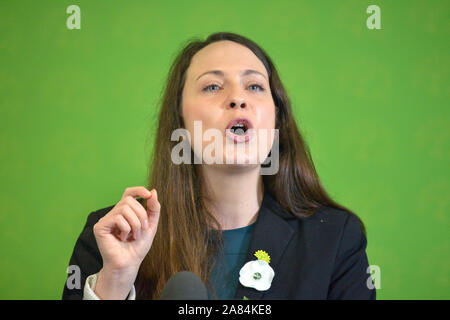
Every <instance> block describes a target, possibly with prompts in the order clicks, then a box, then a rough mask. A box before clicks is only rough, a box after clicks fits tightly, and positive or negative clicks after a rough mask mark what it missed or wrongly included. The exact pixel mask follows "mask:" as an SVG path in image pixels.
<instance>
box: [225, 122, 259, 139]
mask: <svg viewBox="0 0 450 320" xmlns="http://www.w3.org/2000/svg"><path fill="white" fill-rule="evenodd" d="M250 129H253V125H252V123H251V122H250V120H248V119H247V118H235V119H233V120H232V121H230V123H229V124H228V126H227V127H226V129H225V132H226V135H227V136H228V137H230V138H231V139H232V140H233V141H234V142H236V143H239V142H247V141H249V140H250V138H251V137H252V130H250Z"/></svg>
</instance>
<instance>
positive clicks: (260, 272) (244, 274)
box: [239, 250, 275, 291]
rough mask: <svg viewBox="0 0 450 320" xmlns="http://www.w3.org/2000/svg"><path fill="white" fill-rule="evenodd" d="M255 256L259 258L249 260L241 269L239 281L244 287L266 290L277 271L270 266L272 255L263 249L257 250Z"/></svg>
mask: <svg viewBox="0 0 450 320" xmlns="http://www.w3.org/2000/svg"><path fill="white" fill-rule="evenodd" d="M254 256H255V257H257V258H258V259H257V260H253V261H249V262H247V263H246V264H244V266H243V267H242V268H241V270H240V271H239V282H240V283H241V284H242V285H243V286H244V287H249V288H254V289H256V290H258V291H266V290H268V289H269V288H270V285H271V284H272V279H273V277H274V275H275V271H273V269H272V267H271V266H269V263H270V256H269V255H268V254H267V252H265V251H263V250H258V251H256V252H255V253H254Z"/></svg>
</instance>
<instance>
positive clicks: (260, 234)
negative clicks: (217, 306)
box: [234, 192, 295, 300]
mask: <svg viewBox="0 0 450 320" xmlns="http://www.w3.org/2000/svg"><path fill="white" fill-rule="evenodd" d="M289 218H291V219H292V218H293V216H292V215H290V214H289V213H287V212H286V210H284V209H283V208H282V207H281V206H280V205H279V203H278V202H277V201H276V200H275V199H274V198H273V197H272V196H270V195H269V194H268V193H267V192H266V193H264V198H263V201H262V204H261V208H260V210H259V214H258V218H257V221H256V224H255V228H254V230H253V235H252V239H251V241H250V245H249V249H248V252H247V257H246V260H245V262H248V261H252V260H256V259H257V258H256V257H255V256H254V253H255V252H256V251H258V250H264V251H266V252H267V253H268V254H269V256H270V266H271V267H272V269H273V270H274V271H275V276H274V279H273V280H275V279H276V277H277V268H278V265H279V263H280V260H281V257H282V256H283V252H284V250H285V249H286V246H287V245H288V243H289V241H290V240H291V238H292V236H293V235H294V233H295V231H294V230H293V228H292V227H291V226H290V225H289V223H288V222H287V221H286V219H289ZM269 292H270V288H269V290H267V291H258V290H256V289H254V288H248V287H244V286H243V285H242V284H241V283H240V282H239V284H238V288H237V290H236V294H235V297H234V298H235V299H238V300H242V299H243V297H244V296H245V297H247V298H248V299H250V300H258V299H261V298H262V297H263V296H264V295H265V294H266V293H269Z"/></svg>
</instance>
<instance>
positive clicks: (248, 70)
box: [197, 69, 267, 80]
mask: <svg viewBox="0 0 450 320" xmlns="http://www.w3.org/2000/svg"><path fill="white" fill-rule="evenodd" d="M208 73H212V74H215V75H217V76H220V77H224V76H225V74H224V72H223V71H221V70H211V71H206V72H204V73H202V74H201V75H200V76H199V77H198V78H197V80H198V79H200V78H201V77H202V76H204V75H205V74H208ZM241 74H242V76H248V75H251V74H259V75H261V76H263V77H264V78H266V76H265V75H264V74H262V73H261V72H259V71H256V70H252V69H246V70H244V71H243V72H242V73H241ZM266 79H267V78H266Z"/></svg>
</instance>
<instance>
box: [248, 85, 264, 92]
mask: <svg viewBox="0 0 450 320" xmlns="http://www.w3.org/2000/svg"><path fill="white" fill-rule="evenodd" d="M250 87H256V88H259V90H258V91H264V88H263V87H261V86H260V85H259V84H252V85H250V86H249V88H250Z"/></svg>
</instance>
